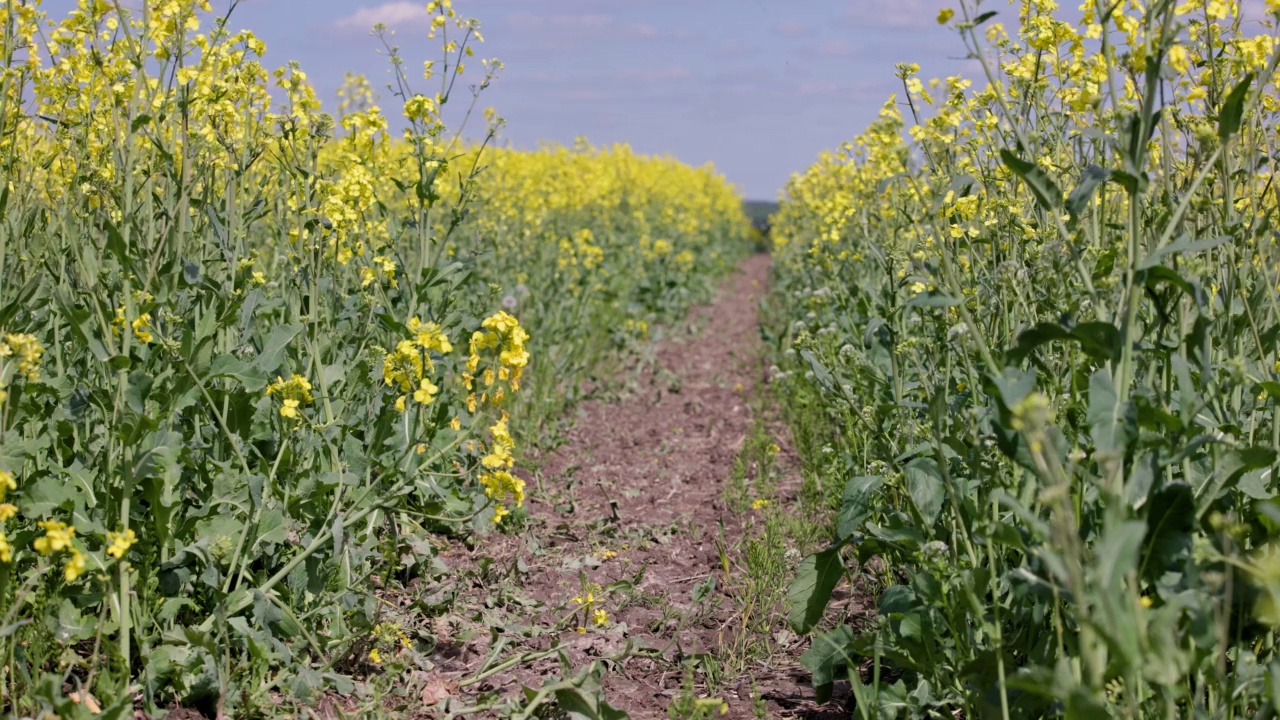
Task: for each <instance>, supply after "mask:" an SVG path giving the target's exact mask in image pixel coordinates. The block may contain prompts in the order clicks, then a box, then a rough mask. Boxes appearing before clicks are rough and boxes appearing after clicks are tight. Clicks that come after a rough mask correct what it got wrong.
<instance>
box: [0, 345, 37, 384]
mask: <svg viewBox="0 0 1280 720" xmlns="http://www.w3.org/2000/svg"><path fill="white" fill-rule="evenodd" d="M14 354H16V355H17V356H18V374H19V375H22V376H24V377H26V379H27V380H28V381H30V382H35V381H37V380H39V379H40V359H41V358H43V357H44V346H43V345H41V344H40V341H39V340H37V339H36V336H35V335H31V334H29V333H21V334H15V333H9V334H7V335H5V336H4V339H3V340H2V341H0V358H4V357H11V356H13V355H14Z"/></svg>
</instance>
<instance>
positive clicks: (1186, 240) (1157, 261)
mask: <svg viewBox="0 0 1280 720" xmlns="http://www.w3.org/2000/svg"><path fill="white" fill-rule="evenodd" d="M1229 242H1231V237H1230V236H1229V235H1219V236H1217V237H1211V238H1206V239H1204V240H1195V241H1193V240H1191V238H1190V236H1186V235H1184V236H1182V237H1181V238H1178V239H1177V240H1176V241H1174V242H1171V243H1169V244H1168V245H1165V246H1164V247H1162V248H1160V249H1158V250H1156V251H1154V252H1152V253H1151V254H1150V255H1148V256H1147V259H1145V260H1143V261H1142V262H1141V263H1140V264H1139V265H1138V269H1139V270H1147V269H1149V268H1153V267H1156V266H1157V265H1161V264H1163V263H1164V259H1165V258H1167V257H1169V256H1170V255H1193V254H1195V253H1198V252H1204V251H1205V250H1212V249H1214V248H1216V247H1219V246H1222V245H1225V244H1227V243H1229Z"/></svg>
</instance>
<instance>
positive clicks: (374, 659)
mask: <svg viewBox="0 0 1280 720" xmlns="http://www.w3.org/2000/svg"><path fill="white" fill-rule="evenodd" d="M369 662H371V663H373V664H374V665H381V664H382V653H380V652H378V648H374V649H372V650H370V651H369Z"/></svg>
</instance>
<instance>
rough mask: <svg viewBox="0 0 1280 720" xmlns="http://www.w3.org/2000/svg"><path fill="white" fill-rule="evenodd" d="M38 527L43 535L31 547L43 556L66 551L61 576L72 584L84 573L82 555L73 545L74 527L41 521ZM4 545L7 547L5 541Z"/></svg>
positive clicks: (51, 521) (54, 521)
mask: <svg viewBox="0 0 1280 720" xmlns="http://www.w3.org/2000/svg"><path fill="white" fill-rule="evenodd" d="M38 525H39V526H40V529H42V530H44V535H43V536H41V537H38V538H36V539H35V540H33V541H32V542H31V547H32V548H34V549H35V551H36V552H38V553H40V554H41V555H44V556H49V555H53V554H56V553H60V552H62V551H64V550H65V551H67V553H68V556H67V560H66V562H65V563H63V565H62V574H63V577H65V578H66V581H67V582H74V581H75V579H76V578H78V577H80V575H81V574H82V573H84V568H85V557H84V553H82V552H80V549H79V548H77V547H76V546H75V545H74V543H73V539H74V538H75V535H76V529H75V527H74V526H71V525H67V524H66V523H64V522H62V521H60V520H42V521H41V522H40V523H38ZM5 545H6V546H7V545H8V542H7V541H6V542H5ZM6 549H7V547H6Z"/></svg>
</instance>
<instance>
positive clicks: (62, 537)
mask: <svg viewBox="0 0 1280 720" xmlns="http://www.w3.org/2000/svg"><path fill="white" fill-rule="evenodd" d="M36 524H37V525H39V526H40V528H41V529H43V530H44V535H43V536H42V537H38V538H36V539H35V540H34V541H32V543H31V547H33V548H35V551H36V552H38V553H40V554H41V555H52V554H53V553H56V552H61V551H63V550H66V549H67V548H69V547H71V538H73V537H75V534H76V529H75V527H74V526H68V525H67V524H66V523H64V522H62V521H60V520H42V521H40V522H39V523H36Z"/></svg>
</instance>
